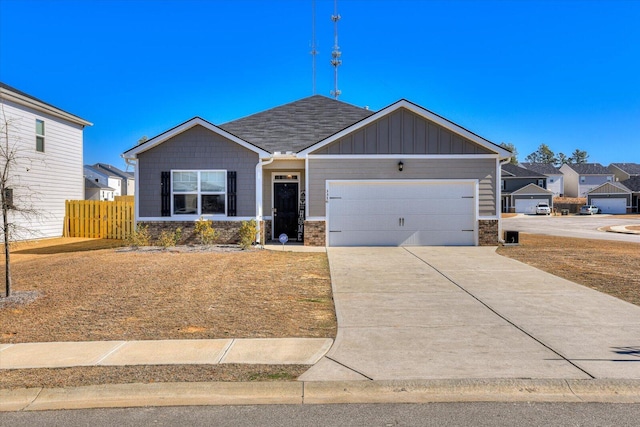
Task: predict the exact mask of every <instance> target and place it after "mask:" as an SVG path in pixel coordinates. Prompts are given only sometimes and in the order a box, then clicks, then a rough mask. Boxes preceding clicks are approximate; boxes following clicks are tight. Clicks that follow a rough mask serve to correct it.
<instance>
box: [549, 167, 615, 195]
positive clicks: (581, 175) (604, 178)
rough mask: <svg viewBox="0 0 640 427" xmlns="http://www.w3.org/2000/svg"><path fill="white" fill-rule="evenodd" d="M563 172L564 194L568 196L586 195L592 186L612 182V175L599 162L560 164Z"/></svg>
mask: <svg viewBox="0 0 640 427" xmlns="http://www.w3.org/2000/svg"><path fill="white" fill-rule="evenodd" d="M560 172H562V173H563V174H564V194H565V196H568V197H587V193H588V192H589V191H591V190H593V189H594V188H596V187H598V186H600V185H602V184H604V183H606V182H613V181H614V179H613V178H614V176H613V173H611V171H609V169H607V168H605V167H604V166H602V165H601V164H600V163H572V164H568V163H566V164H564V165H562V166H560Z"/></svg>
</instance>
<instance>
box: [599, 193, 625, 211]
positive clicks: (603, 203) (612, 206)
mask: <svg viewBox="0 0 640 427" xmlns="http://www.w3.org/2000/svg"><path fill="white" fill-rule="evenodd" d="M591 204H592V205H594V206H597V207H598V208H600V211H601V212H602V213H608V214H624V213H627V199H625V198H618V197H616V198H608V199H596V198H593V199H591Z"/></svg>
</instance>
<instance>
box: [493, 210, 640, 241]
mask: <svg viewBox="0 0 640 427" xmlns="http://www.w3.org/2000/svg"><path fill="white" fill-rule="evenodd" d="M612 225H640V217H638V215H633V216H624V215H606V214H602V215H567V216H536V215H524V214H519V215H518V216H515V217H512V218H503V219H502V228H503V229H504V230H515V231H520V232H523V233H530V234H546V235H550V236H564V237H580V238H583V239H601V240H616V241H620V242H636V243H640V234H621V233H611V232H606V231H600V230H598V229H599V228H601V227H607V226H612Z"/></svg>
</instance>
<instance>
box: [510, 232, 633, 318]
mask: <svg viewBox="0 0 640 427" xmlns="http://www.w3.org/2000/svg"><path fill="white" fill-rule="evenodd" d="M498 253H499V254H501V255H504V256H506V257H509V258H513V259H517V260H519V261H522V262H525V263H527V264H530V265H532V266H534V267H537V268H539V269H541V270H544V271H547V272H549V273H552V274H555V275H556V276H560V277H563V278H565V279H568V280H571V281H573V282H576V283H580V284H582V285H585V286H588V287H590V288H593V289H596V290H598V291H601V292H604V293H607V294H610V295H613V296H615V297H617V298H620V299H622V300H625V301H628V302H630V303H632V304H636V305H640V274H638V272H640V244H638V243H624V242H615V241H608V240H590V239H576V238H570V237H556V236H543V235H533V234H520V246H504V247H500V248H498Z"/></svg>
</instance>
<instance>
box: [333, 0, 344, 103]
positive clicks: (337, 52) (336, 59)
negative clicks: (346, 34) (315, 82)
mask: <svg viewBox="0 0 640 427" xmlns="http://www.w3.org/2000/svg"><path fill="white" fill-rule="evenodd" d="M331 20H332V21H333V51H332V52H331V58H332V59H331V65H333V90H332V91H331V95H333V97H334V98H335V99H338V97H339V96H340V94H341V93H342V91H341V90H339V89H338V67H339V66H340V65H342V60H341V59H340V56H341V55H342V52H340V46H338V21H339V20H340V15H338V0H334V1H333V15H331Z"/></svg>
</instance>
